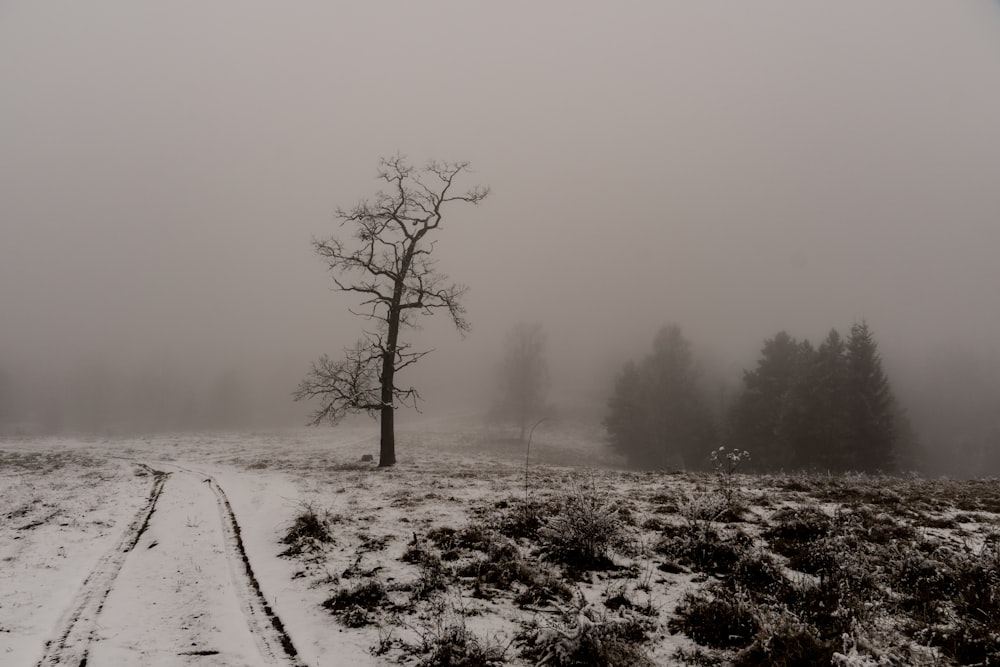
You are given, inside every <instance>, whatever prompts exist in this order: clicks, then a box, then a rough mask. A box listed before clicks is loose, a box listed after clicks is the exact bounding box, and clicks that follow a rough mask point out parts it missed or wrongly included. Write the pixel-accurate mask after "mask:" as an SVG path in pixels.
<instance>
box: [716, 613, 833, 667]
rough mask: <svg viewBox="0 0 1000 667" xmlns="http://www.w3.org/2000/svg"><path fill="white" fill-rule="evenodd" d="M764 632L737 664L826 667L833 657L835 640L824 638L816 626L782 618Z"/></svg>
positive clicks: (736, 666) (735, 661)
mask: <svg viewBox="0 0 1000 667" xmlns="http://www.w3.org/2000/svg"><path fill="white" fill-rule="evenodd" d="M760 635H761V636H760V637H759V638H758V639H757V641H755V642H754V643H753V644H752V645H751V646H749V647H748V648H746V649H745V650H744V651H742V652H741V653H740V654H739V655H738V656H736V659H735V660H734V661H733V665H734V666H735V667H813V666H815V667H820V666H821V665H823V666H824V667H825V666H826V665H829V664H830V659H831V658H832V657H833V653H834V646H833V643H832V642H825V641H823V640H821V639H820V638H819V636H817V634H816V631H815V630H814V629H813V628H812V627H810V626H809V625H806V624H804V623H801V622H799V621H797V620H795V619H793V618H788V617H784V618H782V619H780V620H779V622H778V624H777V625H776V627H774V628H770V629H765V630H764V631H762V632H761V633H760Z"/></svg>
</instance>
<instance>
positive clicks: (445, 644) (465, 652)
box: [417, 623, 507, 667]
mask: <svg viewBox="0 0 1000 667" xmlns="http://www.w3.org/2000/svg"><path fill="white" fill-rule="evenodd" d="M425 642H426V643H425V646H424V652H425V653H426V654H427V655H425V656H424V657H423V658H422V659H421V660H420V662H419V663H417V664H418V665H420V667H489V666H490V665H503V664H505V663H504V656H505V654H506V652H507V649H506V647H505V646H501V645H500V643H499V642H497V641H489V640H485V639H483V638H480V637H477V636H476V635H475V634H473V633H472V632H470V631H469V630H468V628H466V627H465V624H464V623H458V624H453V625H449V626H447V627H445V628H444V629H443V630H442V631H441V632H440V634H438V635H436V636H434V637H433V638H431V639H429V640H425Z"/></svg>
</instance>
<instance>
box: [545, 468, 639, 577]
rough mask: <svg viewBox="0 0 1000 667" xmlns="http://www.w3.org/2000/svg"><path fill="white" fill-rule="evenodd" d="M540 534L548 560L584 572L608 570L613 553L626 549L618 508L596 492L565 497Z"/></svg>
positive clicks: (581, 491)
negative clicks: (605, 568)
mask: <svg viewBox="0 0 1000 667" xmlns="http://www.w3.org/2000/svg"><path fill="white" fill-rule="evenodd" d="M538 535H539V538H540V539H541V540H542V550H541V551H542V553H543V554H544V555H545V556H546V557H547V558H549V559H550V560H553V561H556V562H559V563H563V564H565V565H568V566H570V567H574V568H579V569H584V570H587V569H597V568H602V567H608V566H609V565H611V559H610V557H609V555H610V553H611V551H613V550H620V549H624V548H627V545H626V542H627V534H626V533H625V530H624V528H623V527H622V524H621V522H620V521H619V516H618V507H617V505H616V504H615V503H613V502H612V501H611V500H610V499H609V498H608V497H607V495H606V494H604V493H600V492H597V491H596V489H589V490H588V489H584V488H582V487H578V488H576V489H574V490H573V491H571V492H570V493H568V494H566V495H565V496H564V497H563V498H562V502H561V503H560V508H559V511H558V513H557V514H556V515H555V516H553V517H552V518H551V519H549V521H548V522H547V523H546V524H545V525H544V526H543V527H542V528H540V529H539V531H538Z"/></svg>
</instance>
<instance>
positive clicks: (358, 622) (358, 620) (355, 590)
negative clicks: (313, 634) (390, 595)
mask: <svg viewBox="0 0 1000 667" xmlns="http://www.w3.org/2000/svg"><path fill="white" fill-rule="evenodd" d="M386 599H387V598H386V593H385V586H383V585H382V582H381V581H379V580H377V579H371V580H369V581H366V582H362V583H360V584H356V585H355V586H352V587H351V588H341V589H339V590H338V591H337V592H336V593H334V594H333V595H332V596H330V597H329V598H327V600H326V601H325V602H323V608H324V609H328V610H329V611H331V612H333V614H334V615H336V616H337V618H338V620H340V622H341V623H343V624H344V625H346V626H347V627H350V628H359V627H362V626H365V625H369V624H371V623H372V619H371V612H374V611H375V610H376V609H378V608H379V606H381V605H382V604H383V603H384V602H385V601H386Z"/></svg>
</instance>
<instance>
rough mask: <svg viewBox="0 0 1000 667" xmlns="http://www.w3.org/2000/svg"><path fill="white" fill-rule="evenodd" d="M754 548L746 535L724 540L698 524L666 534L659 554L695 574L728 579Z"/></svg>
mask: <svg viewBox="0 0 1000 667" xmlns="http://www.w3.org/2000/svg"><path fill="white" fill-rule="evenodd" d="M752 544H753V542H752V540H751V539H750V538H749V537H748V536H746V535H745V534H743V533H739V532H738V533H736V534H735V535H733V536H731V537H727V538H723V537H722V536H720V535H719V533H718V532H717V531H716V530H715V529H714V528H712V527H711V526H709V525H708V524H706V523H694V524H691V525H688V526H681V527H676V528H671V529H669V530H667V531H664V534H663V538H662V539H661V540H660V543H659V544H658V545H657V546H656V550H657V551H658V552H660V553H662V554H663V555H665V556H668V557H669V558H671V559H673V560H674V561H676V563H678V564H680V565H684V566H687V567H690V568H691V569H693V570H695V571H698V572H705V573H708V574H715V575H719V576H726V575H729V574H730V573H732V571H733V568H734V567H735V566H736V564H737V563H738V562H739V561H740V559H741V558H743V557H744V554H746V552H747V551H749V549H750V547H751V546H752Z"/></svg>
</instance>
